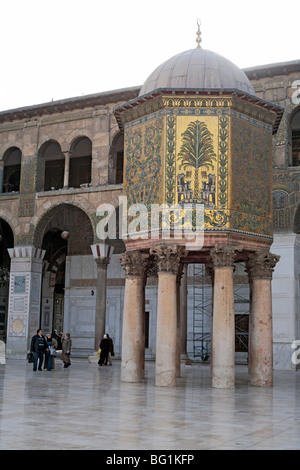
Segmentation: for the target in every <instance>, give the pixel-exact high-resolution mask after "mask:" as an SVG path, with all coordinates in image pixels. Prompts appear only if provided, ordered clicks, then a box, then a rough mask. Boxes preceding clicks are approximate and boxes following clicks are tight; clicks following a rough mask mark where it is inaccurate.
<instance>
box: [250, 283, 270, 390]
mask: <svg viewBox="0 0 300 470" xmlns="http://www.w3.org/2000/svg"><path fill="white" fill-rule="evenodd" d="M249 336H250V359H249V365H250V367H249V375H250V383H251V385H260V386H264V385H265V386H270V385H272V383H273V329H272V296H271V281H270V280H269V279H253V282H252V309H251V313H250V325H249Z"/></svg>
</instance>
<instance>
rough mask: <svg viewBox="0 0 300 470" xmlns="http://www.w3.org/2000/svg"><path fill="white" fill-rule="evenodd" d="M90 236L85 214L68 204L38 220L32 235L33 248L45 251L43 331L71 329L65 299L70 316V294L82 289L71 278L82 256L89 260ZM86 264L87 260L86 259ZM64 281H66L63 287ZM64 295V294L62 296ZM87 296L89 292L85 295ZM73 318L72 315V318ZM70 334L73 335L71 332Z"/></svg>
mask: <svg viewBox="0 0 300 470" xmlns="http://www.w3.org/2000/svg"><path fill="white" fill-rule="evenodd" d="M93 240H94V233H93V227H92V224H91V221H90V219H89V217H88V216H87V214H86V213H85V212H84V211H82V210H81V209H80V208H78V207H77V206H74V205H72V204H61V205H58V206H55V207H53V208H52V209H50V210H49V211H48V212H47V213H45V215H44V216H43V217H42V219H41V220H40V222H39V224H38V226H37V230H36V233H35V240H34V244H35V246H37V247H39V246H41V247H42V249H43V250H45V252H46V253H45V255H44V269H43V279H42V309H41V310H42V313H41V325H42V328H43V329H44V330H45V331H53V330H54V329H56V330H57V331H58V332H59V331H63V330H64V329H65V328H67V329H68V330H69V329H71V326H70V323H72V321H73V320H72V318H71V317H70V315H68V316H67V317H66V315H65V305H66V302H65V299H66V295H67V297H68V305H69V304H70V301H71V300H70V299H71V298H72V312H74V311H75V312H76V311H77V306H76V302H77V299H75V297H76V295H75V296H74V298H73V294H74V292H75V293H76V292H77V290H80V289H82V286H83V285H84V281H82V282H81V281H75V282H74V285H73V284H72V281H71V279H72V277H73V278H74V277H76V276H79V277H80V276H81V274H82V273H81V271H80V269H79V270H78V272H76V273H75V274H74V272H75V270H76V269H77V267H78V266H79V265H80V263H81V262H82V259H83V258H85V256H86V255H88V256H89V257H90V256H91V253H92V252H91V245H92V244H93ZM89 262H90V258H89ZM66 279H68V280H69V282H68V283H66ZM66 292H67V294H66ZM89 292H90V291H89ZM75 315H76V314H75ZM74 325H75V326H73V328H74V329H75V330H76V321H75V320H74ZM73 333H74V331H73Z"/></svg>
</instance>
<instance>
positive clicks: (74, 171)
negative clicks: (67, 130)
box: [69, 137, 92, 188]
mask: <svg viewBox="0 0 300 470" xmlns="http://www.w3.org/2000/svg"><path fill="white" fill-rule="evenodd" d="M91 166H92V142H91V140H90V139H89V138H88V137H80V138H78V139H76V141H75V142H74V143H73V144H72V146H71V158H70V172H69V186H70V187H71V188H80V187H81V186H88V185H89V184H90V183H91Z"/></svg>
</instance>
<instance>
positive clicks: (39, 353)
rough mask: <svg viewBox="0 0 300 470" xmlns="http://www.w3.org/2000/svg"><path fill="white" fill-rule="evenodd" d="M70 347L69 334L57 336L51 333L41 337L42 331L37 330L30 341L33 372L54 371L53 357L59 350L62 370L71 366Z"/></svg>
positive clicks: (55, 333) (54, 332) (55, 332)
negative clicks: (62, 364) (62, 365)
mask: <svg viewBox="0 0 300 470" xmlns="http://www.w3.org/2000/svg"><path fill="white" fill-rule="evenodd" d="M71 347H72V340H71V338H70V334H69V333H65V334H64V333H60V334H57V331H56V330H55V331H53V333H52V334H50V333H48V334H47V335H46V336H44V335H43V331H42V330H41V329H40V328H39V329H38V330H37V332H36V335H34V336H33V337H32V339H31V345H30V351H31V352H32V353H33V370H34V371H36V370H37V369H38V370H43V364H44V369H47V370H48V371H50V370H52V369H55V359H54V358H55V356H56V354H57V351H58V350H61V360H62V361H63V363H64V368H67V367H70V365H71V359H70V356H71Z"/></svg>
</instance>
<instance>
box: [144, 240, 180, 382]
mask: <svg viewBox="0 0 300 470" xmlns="http://www.w3.org/2000/svg"><path fill="white" fill-rule="evenodd" d="M150 253H151V254H152V255H154V256H155V257H156V261H157V266H158V297H157V333H156V371H155V379H156V382H155V383H156V385H158V386H162V387H165V386H174V385H175V381H176V374H179V368H178V360H177V358H179V353H180V344H179V341H180V337H179V330H178V328H177V326H178V322H179V319H178V316H179V315H178V313H177V309H178V294H177V289H179V287H180V284H179V282H178V274H180V270H179V269H180V260H181V257H182V256H184V253H185V249H184V248H183V247H177V246H176V245H170V246H168V245H164V244H163V245H159V246H156V247H153V248H152V249H151V250H150ZM180 276H181V274H180Z"/></svg>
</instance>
